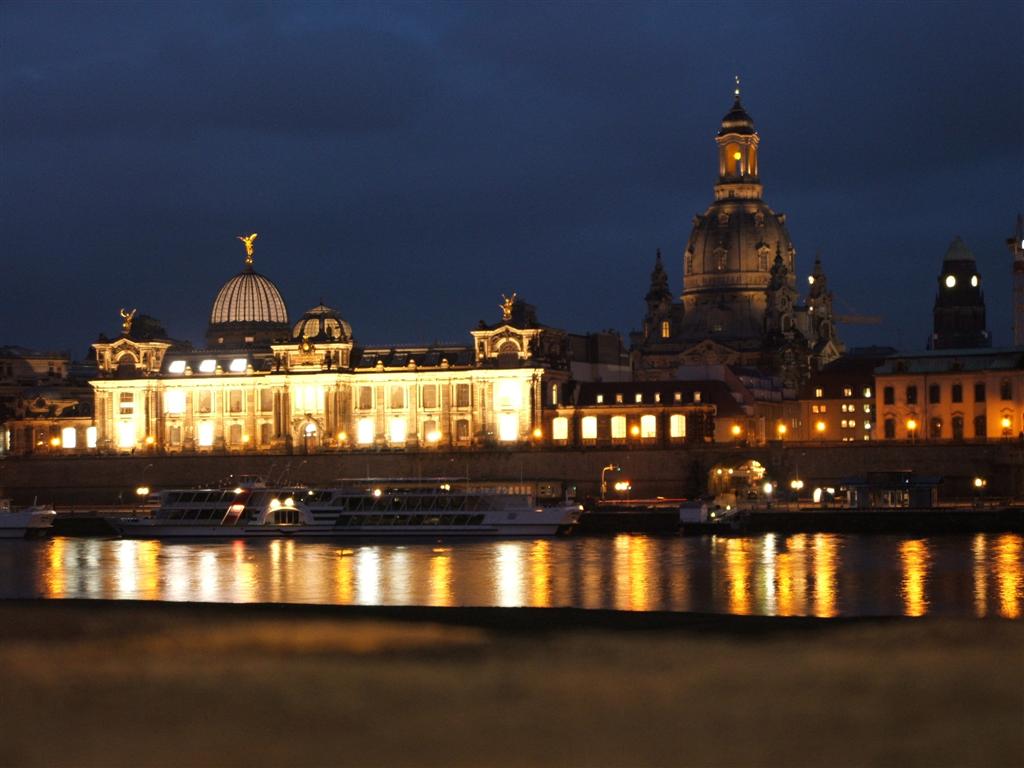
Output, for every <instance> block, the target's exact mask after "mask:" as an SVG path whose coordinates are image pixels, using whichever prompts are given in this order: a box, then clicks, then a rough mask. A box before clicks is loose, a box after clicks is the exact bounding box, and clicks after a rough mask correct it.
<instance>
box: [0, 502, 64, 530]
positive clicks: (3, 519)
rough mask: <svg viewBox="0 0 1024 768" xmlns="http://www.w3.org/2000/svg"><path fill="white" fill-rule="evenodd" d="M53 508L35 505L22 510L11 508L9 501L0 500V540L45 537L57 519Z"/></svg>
mask: <svg viewBox="0 0 1024 768" xmlns="http://www.w3.org/2000/svg"><path fill="white" fill-rule="evenodd" d="M56 516H57V513H56V512H55V511H54V509H53V507H49V506H46V505H42V504H33V505H31V506H28V507H22V508H21V509H15V508H14V507H12V506H11V502H10V500H9V499H0V538H2V539H23V538H25V537H27V536H45V535H46V533H47V532H48V531H49V529H50V528H51V527H53V521H54V519H55V518H56Z"/></svg>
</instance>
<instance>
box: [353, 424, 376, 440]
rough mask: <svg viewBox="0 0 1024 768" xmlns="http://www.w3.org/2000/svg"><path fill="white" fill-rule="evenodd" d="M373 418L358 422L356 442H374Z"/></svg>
mask: <svg viewBox="0 0 1024 768" xmlns="http://www.w3.org/2000/svg"><path fill="white" fill-rule="evenodd" d="M373 432H374V427H373V419H360V420H359V421H358V423H357V424H356V442H357V443H359V444H360V445H369V444H370V443H372V442H373Z"/></svg>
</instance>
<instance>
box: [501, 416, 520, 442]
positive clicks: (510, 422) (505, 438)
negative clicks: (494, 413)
mask: <svg viewBox="0 0 1024 768" xmlns="http://www.w3.org/2000/svg"><path fill="white" fill-rule="evenodd" d="M498 439H499V440H501V441H502V442H505V443H509V442H512V441H513V440H518V439H519V414H517V413H502V414H499V415H498Z"/></svg>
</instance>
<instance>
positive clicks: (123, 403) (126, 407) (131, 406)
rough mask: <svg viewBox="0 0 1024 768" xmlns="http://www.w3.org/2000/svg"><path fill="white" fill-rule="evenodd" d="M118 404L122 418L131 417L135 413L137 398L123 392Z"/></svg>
mask: <svg viewBox="0 0 1024 768" xmlns="http://www.w3.org/2000/svg"><path fill="white" fill-rule="evenodd" d="M118 403H119V405H120V413H121V415H122V416H131V415H132V414H133V413H135V396H134V395H133V394H132V393H131V392H122V393H121V395H120V397H119V398H118Z"/></svg>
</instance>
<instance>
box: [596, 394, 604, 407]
mask: <svg viewBox="0 0 1024 768" xmlns="http://www.w3.org/2000/svg"><path fill="white" fill-rule="evenodd" d="M595 402H596V403H597V404H598V405H601V403H603V402H604V395H598V396H597V398H595Z"/></svg>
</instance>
